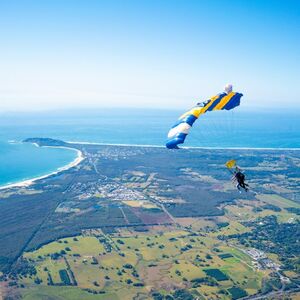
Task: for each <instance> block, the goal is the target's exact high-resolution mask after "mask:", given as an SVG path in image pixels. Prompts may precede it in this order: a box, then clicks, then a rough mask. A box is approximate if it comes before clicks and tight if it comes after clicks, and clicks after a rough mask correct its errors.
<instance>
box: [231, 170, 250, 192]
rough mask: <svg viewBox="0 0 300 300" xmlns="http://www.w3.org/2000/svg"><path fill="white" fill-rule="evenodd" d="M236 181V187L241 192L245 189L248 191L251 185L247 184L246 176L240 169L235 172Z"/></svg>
mask: <svg viewBox="0 0 300 300" xmlns="http://www.w3.org/2000/svg"><path fill="white" fill-rule="evenodd" d="M234 179H236V181H237V185H236V187H237V189H238V190H239V191H241V188H243V189H244V190H245V191H246V192H247V191H248V187H249V185H248V184H247V183H246V182H245V174H243V173H242V171H241V169H239V168H238V167H237V168H236V170H235V172H234Z"/></svg>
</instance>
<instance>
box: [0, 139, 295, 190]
mask: <svg viewBox="0 0 300 300" xmlns="http://www.w3.org/2000/svg"><path fill="white" fill-rule="evenodd" d="M9 142H12V141H9ZM13 142H14V143H15V142H16V141H13ZM66 143H68V144H70V145H72V144H74V145H75V144H78V145H99V146H117V147H141V148H163V149H166V147H165V146H164V145H143V144H112V143H97V142H74V141H66ZM32 144H33V145H35V146H36V147H40V146H39V145H38V144H37V143H32ZM41 147H48V148H61V149H68V150H72V151H76V152H77V157H76V158H75V159H74V160H73V161H71V162H70V163H69V164H67V165H65V166H62V167H59V168H58V169H56V170H55V171H53V172H51V173H48V174H45V175H41V176H37V177H34V178H31V179H25V180H21V181H18V182H15V183H8V184H5V185H2V186H0V191H1V190H5V189H10V188H15V187H28V186H30V185H32V184H34V183H35V182H36V181H38V180H41V179H45V178H48V177H50V176H52V175H56V174H59V173H61V172H63V171H66V170H69V169H71V168H73V167H75V166H77V165H78V164H80V163H81V162H82V161H83V160H84V159H85V157H84V155H83V153H82V151H80V150H79V149H76V148H72V147H66V146H41ZM180 149H182V150H250V151H251V150H258V151H259V150H264V151H300V148H267V147H262V148H259V147H257V148H250V147H198V146H183V147H181V148H180ZM180 149H179V150H180ZM167 150H168V151H170V150H169V149H167ZM171 151H176V150H171Z"/></svg>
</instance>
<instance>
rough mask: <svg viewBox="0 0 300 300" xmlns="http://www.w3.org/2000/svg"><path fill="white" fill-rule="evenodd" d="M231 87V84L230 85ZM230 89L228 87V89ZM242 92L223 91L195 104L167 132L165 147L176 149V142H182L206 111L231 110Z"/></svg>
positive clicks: (237, 103) (238, 103) (237, 102)
mask: <svg viewBox="0 0 300 300" xmlns="http://www.w3.org/2000/svg"><path fill="white" fill-rule="evenodd" d="M231 89H232V86H231ZM228 90H230V89H228ZM242 96H243V94H240V93H236V92H232V91H230V92H228V93H226V92H224V93H221V94H218V95H216V96H214V97H211V98H210V99H209V100H207V101H205V102H203V103H200V104H197V106H195V107H193V108H192V109H190V110H189V111H188V112H186V113H185V114H183V115H182V116H181V117H180V118H179V119H178V121H177V122H176V123H175V125H174V126H173V127H172V128H171V130H170V131H169V133H168V141H167V143H166V147H167V148H169V149H177V148H178V144H183V143H184V140H185V138H186V136H187V135H188V134H189V131H190V129H191V127H192V126H193V124H194V122H195V121H196V120H197V119H198V118H199V117H200V115H202V114H205V113H206V112H208V111H213V110H224V109H225V110H231V109H233V108H235V107H237V106H239V105H240V99H241V97H242Z"/></svg>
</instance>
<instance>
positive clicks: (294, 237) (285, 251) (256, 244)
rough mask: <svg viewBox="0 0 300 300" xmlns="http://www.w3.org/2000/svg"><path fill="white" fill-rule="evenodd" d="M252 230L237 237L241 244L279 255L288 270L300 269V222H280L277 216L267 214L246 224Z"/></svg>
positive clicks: (297, 270)
mask: <svg viewBox="0 0 300 300" xmlns="http://www.w3.org/2000/svg"><path fill="white" fill-rule="evenodd" d="M245 225H246V226H249V227H251V228H252V230H251V231H250V232H245V233H243V234H238V235H236V236H235V237H236V238H238V239H239V241H240V243H241V244H244V245H246V246H250V247H253V248H256V249H260V250H263V251H265V252H271V253H275V254H277V255H278V256H279V259H280V260H281V262H282V264H283V268H284V269H286V270H294V271H296V272H299V271H300V261H299V257H300V238H299V237H300V222H299V221H295V223H279V222H278V221H277V217H276V216H274V215H272V216H267V217H264V218H260V219H258V220H255V221H252V222H247V223H246V224H245Z"/></svg>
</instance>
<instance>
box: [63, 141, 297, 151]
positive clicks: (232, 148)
mask: <svg viewBox="0 0 300 300" xmlns="http://www.w3.org/2000/svg"><path fill="white" fill-rule="evenodd" d="M66 143H68V144H78V145H96V146H97V145H98V146H118V147H141V148H166V146H164V145H143V144H112V143H96V142H74V141H66ZM180 149H186V150H193V149H196V150H197V149H203V150H270V151H300V148H275V147H200V146H182V147H180ZM180 149H179V150H180ZM167 150H172V149H167ZM174 150H178V149H174Z"/></svg>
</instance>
